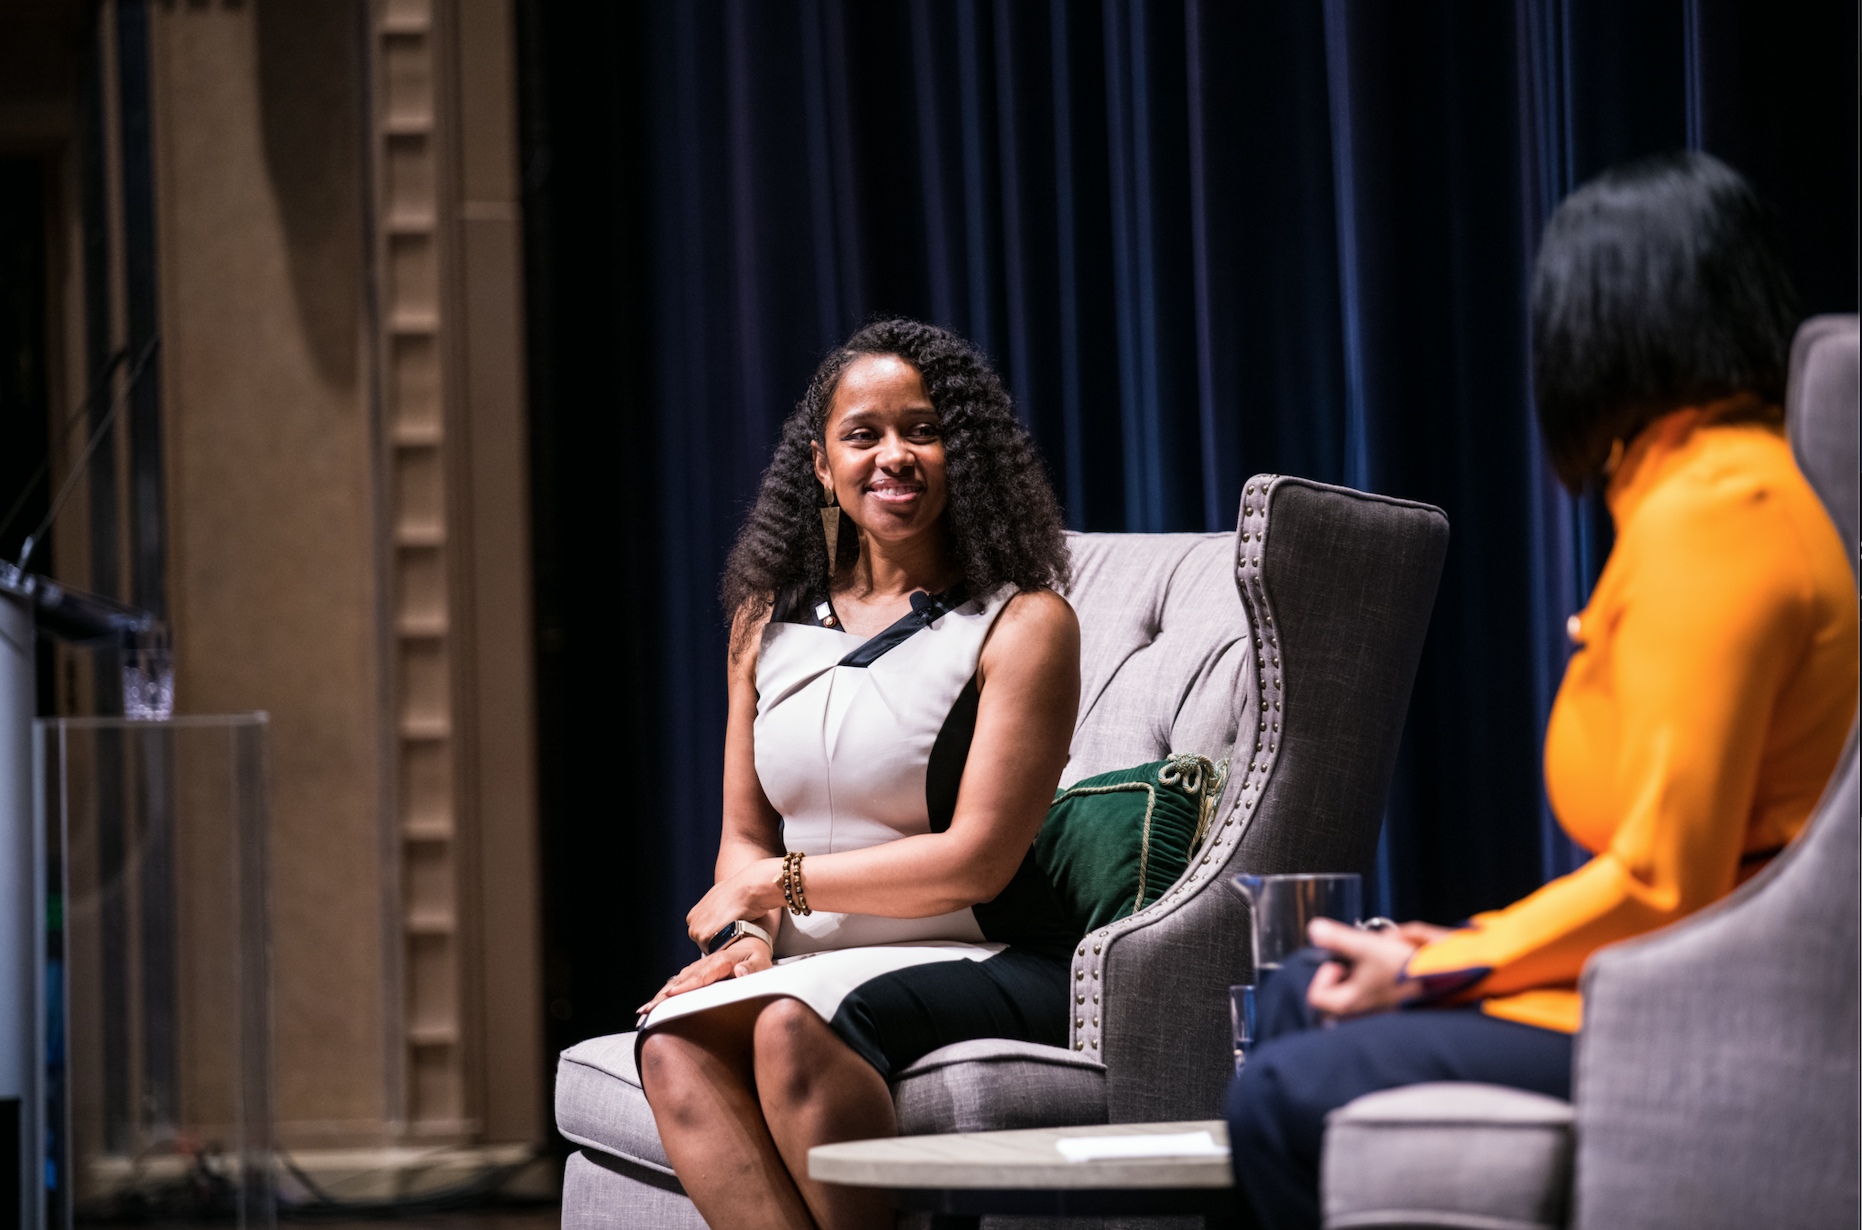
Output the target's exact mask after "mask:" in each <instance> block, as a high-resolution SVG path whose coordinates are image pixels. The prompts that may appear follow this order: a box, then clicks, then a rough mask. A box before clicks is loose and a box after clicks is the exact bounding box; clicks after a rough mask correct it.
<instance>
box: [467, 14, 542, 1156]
mask: <svg viewBox="0 0 1862 1230" xmlns="http://www.w3.org/2000/svg"><path fill="white" fill-rule="evenodd" d="M454 20H455V23H456V24H455V29H456V31H457V36H456V37H457V43H456V47H457V52H456V55H457V64H458V81H459V86H458V93H457V98H458V108H459V128H458V132H459V146H458V148H459V154H458V160H459V178H460V183H459V191H460V196H461V198H462V200H461V203H460V210H459V212H460V223H459V256H460V262H459V263H460V272H461V275H462V276H461V279H460V281H461V290H462V292H463V293H462V296H461V297H462V299H463V301H464V308H465V311H464V316H465V320H464V338H463V340H464V353H465V367H466V382H465V383H466V406H465V411H466V421H467V435H468V438H469V441H470V445H469V454H470V456H469V459H468V477H469V479H470V484H471V492H472V494H471V502H470V507H469V510H468V516H469V517H470V518H471V548H470V550H471V560H472V564H471V593H470V600H471V603H472V609H473V631H474V634H475V635H474V645H473V652H472V655H471V663H470V676H471V679H472V682H473V689H474V693H475V695H474V696H473V698H472V700H473V709H474V711H475V713H476V715H477V722H476V729H475V731H474V736H475V737H474V742H473V746H472V749H471V753H472V764H473V767H474V770H475V785H476V787H477V796H478V810H477V817H478V843H479V860H478V862H479V874H480V880H479V893H480V898H479V910H480V917H481V919H482V922H481V925H480V927H479V929H478V933H477V940H478V946H479V962H478V964H479V969H480V970H481V971H482V974H481V983H480V988H481V998H480V1003H481V1012H482V1016H481V1024H480V1029H481V1037H482V1051H481V1056H482V1059H481V1063H482V1067H481V1072H482V1076H481V1080H482V1081H483V1086H482V1088H483V1090H484V1093H483V1109H482V1111H481V1114H482V1116H483V1120H484V1124H485V1134H486V1136H487V1137H488V1138H489V1139H492V1140H522V1139H527V1138H528V1139H536V1138H538V1137H540V1136H541V1135H542V1133H543V1130H544V1127H545V1124H546V1122H547V1118H546V1116H547V1107H546V1106H545V1100H546V1089H547V1085H546V1083H545V1082H544V1081H543V1080H542V1079H540V1077H541V1075H542V1073H541V1069H542V1067H543V1064H542V1063H541V1062H540V1061H541V1059H542V1050H543V1029H542V1027H543V1022H542V1017H541V1012H540V1008H541V1005H542V999H543V988H542V981H541V961H540V959H539V953H540V948H541V937H540V935H539V933H538V927H537V919H538V887H537V871H538V868H537V849H536V763H535V747H534V732H535V729H536V720H535V711H534V703H533V691H532V677H531V663H532V658H531V653H532V647H533V645H534V641H533V639H532V630H531V610H530V594H531V589H530V571H529V559H530V550H529V545H530V524H529V518H528V516H527V515H526V513H527V512H528V509H529V507H530V500H529V490H528V487H527V485H526V482H525V477H526V475H527V474H528V473H529V465H528V456H529V449H528V447H527V444H528V441H527V437H526V428H525V417H524V365H523V353H524V351H523V345H524V322H523V315H522V311H523V301H524V298H523V269H522V255H521V254H522V251H523V233H522V227H521V225H520V222H519V212H518V202H517V158H516V151H517V135H516V119H517V106H516V69H515V60H514V56H513V54H512V47H513V42H514V39H513V19H512V11H511V5H510V0H459V2H458V7H457V10H456V13H455V18H454Z"/></svg>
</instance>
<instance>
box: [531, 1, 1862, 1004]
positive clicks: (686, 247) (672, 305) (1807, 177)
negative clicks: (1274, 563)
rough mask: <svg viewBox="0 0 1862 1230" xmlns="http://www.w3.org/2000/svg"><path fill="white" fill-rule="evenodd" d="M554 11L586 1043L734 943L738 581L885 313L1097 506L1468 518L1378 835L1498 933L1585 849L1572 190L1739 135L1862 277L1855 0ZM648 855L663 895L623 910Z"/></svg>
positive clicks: (556, 898)
mask: <svg viewBox="0 0 1862 1230" xmlns="http://www.w3.org/2000/svg"><path fill="white" fill-rule="evenodd" d="M521 12H522V44H523V49H524V73H523V78H524V99H525V132H526V137H527V139H526V147H525V148H526V192H527V197H526V211H527V213H526V226H527V230H528V235H529V245H530V249H529V252H530V263H529V284H530V296H531V316H530V329H531V337H530V353H531V362H532V391H531V392H532V416H533V438H532V447H533V452H534V456H533V472H534V477H535V500H536V527H537V528H536V535H537V559H538V588H537V604H538V626H539V628H540V630H541V636H542V638H543V639H542V642H541V646H540V650H539V680H540V689H541V696H540V701H541V710H542V718H541V721H542V738H543V741H544V745H545V750H544V756H543V777H544V792H545V806H544V824H545V834H544V836H545V849H546V867H547V870H546V875H548V876H549V877H550V889H551V891H550V893H549V894H548V895H549V898H550V902H551V904H550V906H549V907H548V908H549V910H550V911H551V913H550V917H549V919H548V923H547V930H548V932H549V934H550V936H551V937H552V938H551V940H550V943H551V944H552V946H553V947H552V960H551V963H550V970H551V973H550V975H549V978H550V991H549V994H550V995H551V997H552V1003H556V1002H561V1003H565V1004H569V1005H571V1008H570V1009H569V1010H567V1011H568V1015H566V1016H564V1015H562V1014H561V1013H559V1014H558V1022H557V1024H555V1025H553V1026H552V1028H553V1029H556V1030H557V1031H558V1036H559V1037H562V1038H570V1037H579V1036H586V1034H587V1033H588V1032H598V1031H599V1030H600V1029H605V1028H624V1027H625V1026H626V1024H627V1023H628V1022H627V1019H625V1018H624V1013H623V1012H622V1011H621V1009H620V1007H619V1006H618V1005H620V1003H621V1001H622V1000H625V1001H626V1005H627V1006H631V1004H632V1003H634V1002H638V998H644V997H645V995H644V993H645V991H646V990H647V989H649V988H650V987H652V986H654V985H657V983H658V982H659V981H661V980H663V979H664V977H665V976H666V975H667V973H669V972H670V971H671V970H672V969H673V968H676V967H677V966H678V965H679V964H682V963H683V961H684V959H685V956H686V953H687V952H688V951H689V949H688V947H687V945H686V942H685V941H684V939H683V933H682V926H681V925H680V919H681V917H682V915H683V912H684V910H685V909H686V908H688V907H689V905H690V903H691V902H693V901H695V900H696V899H697V897H698V896H699V895H700V894H701V893H702V892H703V890H704V888H705V887H706V886H707V885H708V884H709V882H710V879H711V862H712V859H713V857H714V855H715V850H716V842H717V834H718V823H719V806H720V790H719V784H718V783H719V777H720V772H721V764H722V739H723V728H724V713H725V693H724V656H725V647H726V629H725V627H724V625H723V620H722V615H721V613H720V612H719V610H718V607H717V601H716V597H715V594H716V584H717V577H718V574H719V572H720V570H721V568H722V565H723V561H724V555H725V552H726V551H727V550H728V549H729V546H730V542H731V539H732V537H733V535H734V533H735V531H736V528H737V526H738V524H739V523H740V521H741V519H742V517H743V514H744V511H745V509H746V507H747V505H748V502H749V501H750V499H751V498H753V496H754V492H755V488H756V483H757V479H758V476H759V473H760V471H761V468H762V466H763V465H764V464H765V462H766V460H767V458H768V455H769V450H770V448H771V447H772V445H773V443H774V440H775V437H776V432H777V429H778V426H779V424H780V423H781V421H782V418H783V417H784V415H785V414H786V413H787V411H788V410H789V408H790V407H791V406H792V405H793V404H794V402H795V400H796V399H797V397H798V396H799V395H800V393H801V391H802V388H803V385H804V383H805V382H806V379H807V377H808V374H809V372H810V371H811V370H812V368H813V367H814V364H815V363H816V361H817V360H818V358H819V357H820V355H821V354H822V353H823V352H824V351H825V350H826V349H827V348H829V347H830V346H832V345H833V344H834V343H835V342H837V341H839V340H840V339H841V338H842V337H844V336H845V335H846V334H847V333H848V332H849V331H851V330H852V329H853V328H854V327H855V326H857V325H858V324H859V323H860V322H861V321H863V320H866V319H869V318H871V317H872V316H873V315H875V314H881V313H900V314H905V315H911V316H917V317H922V318H927V319H931V320H935V321H938V322H939V323H942V324H946V325H949V326H950V327H952V328H954V329H957V330H958V331H960V332H962V333H964V334H966V335H967V336H969V337H970V338H971V339H972V340H974V341H975V342H976V343H977V344H978V345H979V346H981V347H982V348H983V349H984V350H986V351H987V352H988V353H989V354H990V355H991V356H992V358H993V359H994V361H995V362H996V364H997V365H998V367H999V369H1000V370H1001V371H1002V374H1003V376H1004V378H1005V380H1006V381H1007V383H1008V385H1009V388H1010V389H1011V390H1012V392H1013V394H1014V396H1015V399H1016V403H1017V407H1018V410H1019V412H1020V413H1021V414H1022V416H1023V417H1024V420H1025V421H1026V422H1027V423H1028V424H1029V426H1030V428H1031V430H1032V431H1033V433H1034V435H1035V437H1036V439H1037V441H1038V442H1039V444H1040V446H1041V449H1042V452H1043V455H1044V457H1045V459H1046V463H1047V466H1048V468H1049V472H1050V474H1051V476H1052V478H1053V481H1054V485H1055V488H1056V490H1057V491H1058V493H1059V494H1060V497H1061V500H1062V503H1063V505H1064V507H1065V510H1066V515H1067V518H1068V522H1069V524H1070V525H1072V526H1074V527H1076V528H1081V529H1089V530H1110V531H1126V532H1131V531H1140V532H1161V531H1175V530H1204V529H1209V530H1227V529H1230V528H1232V527H1233V523H1234V520H1235V512H1236V507H1237V498H1238V495H1239V493H1240V490H1241V486H1242V484H1243V483H1244V482H1245V481H1246V479H1247V478H1248V477H1249V476H1250V475H1252V474H1255V473H1259V472H1277V473H1290V474H1301V475H1306V476H1309V477H1312V478H1316V479H1320V480H1323V481H1327V482H1339V483H1346V484H1349V485H1352V486H1357V487H1362V488H1364V489H1367V490H1372V491H1379V492H1384V493H1387V494H1391V495H1396V496H1401V497H1405V498H1412V499H1421V500H1426V501H1429V502H1431V503H1435V504H1438V505H1440V506H1442V507H1443V508H1444V509H1446V510H1447V512H1448V515H1449V518H1450V521H1451V524H1452V527H1453V536H1454V537H1453V543H1452V545H1451V547H1450V556H1449V563H1448V567H1447V571H1446V573H1445V575H1444V577H1443V581H1442V589H1441V593H1440V596H1439V598H1438V601H1437V605H1436V611H1435V616H1434V620H1433V623H1432V626H1431V631H1430V635H1429V640H1428V644H1427V646H1426V648H1425V651H1424V662H1423V668H1422V671H1421V675H1420V677H1419V679H1418V681H1417V686H1416V691H1415V695H1414V698H1413V701H1412V705H1411V711H1410V717H1409V721H1408V724H1407V726H1406V729H1405V734H1404V744H1403V753H1402V757H1401V761H1400V764H1399V768H1398V773H1397V780H1396V783H1395V785H1394V788H1393V791H1392V796H1391V801H1390V806H1389V812H1388V815H1387V817H1386V825H1385V838H1386V840H1385V842H1384V845H1383V847H1382V849H1381V852H1380V856H1379V861H1378V865H1377V866H1376V867H1375V868H1366V869H1364V870H1367V871H1370V872H1372V873H1373V879H1372V884H1373V889H1372V893H1371V901H1372V903H1373V904H1374V905H1375V907H1376V908H1377V909H1378V910H1379V911H1381V912H1388V913H1392V914H1397V915H1400V916H1420V917H1426V918H1431V919H1435V920H1439V921H1452V920H1453V919H1455V918H1459V917H1462V916H1464V915H1466V914H1468V913H1471V912H1473V911H1474V910H1478V909H1482V908H1487V907H1490V906H1494V905H1498V904H1502V903H1503V902H1505V901H1507V900H1510V899H1512V898H1514V897H1517V896H1519V895H1521V894H1523V893H1525V892H1527V891H1530V890H1531V889H1532V888H1533V887H1535V886H1536V885H1537V884H1539V883H1541V882H1542V881H1543V880H1544V879H1546V878H1548V877H1549V876H1552V875H1556V874H1560V873H1562V872H1564V871H1566V870H1569V869H1570V868H1571V867H1572V866H1574V865H1576V862H1577V861H1578V860H1579V859H1581V858H1582V857H1583V853H1582V852H1581V851H1578V850H1576V849H1575V847H1573V846H1571V844H1570V843H1569V842H1568V841H1566V840H1565V839H1564V838H1563V836H1562V834H1561V833H1559V832H1558V830H1557V828H1556V825H1555V823H1554V822H1553V820H1552V818H1551V816H1550V813H1549V810H1548V809H1547V807H1546V805H1545V802H1544V798H1543V792H1542V790H1541V787H1540V783H1539V744H1540V740H1541V738H1542V735H1543V724H1544V720H1545V716H1546V713H1547V712H1548V711H1549V708H1550V705H1551V700H1552V697H1553V695H1554V693H1555V691H1556V687H1557V684H1558V681H1559V677H1560V675H1561V674H1562V671H1563V665H1564V656H1565V652H1566V649H1565V645H1564V621H1565V617H1566V616H1567V615H1568V614H1570V613H1571V612H1572V611H1574V610H1576V609H1577V608H1578V607H1579V606H1581V604H1582V603H1583V601H1584V599H1585V597H1586V596H1587V594H1588V590H1589V586H1590V584H1591V583H1592V582H1593V581H1594V579H1595V576H1596V573H1597V571H1598V570H1599V569H1600V568H1601V566H1602V561H1603V559H1604V558H1605V556H1606V555H1607V551H1608V546H1609V537H1608V525H1607V517H1605V516H1604V515H1603V514H1602V511H1601V509H1600V507H1599V506H1598V505H1597V503H1596V501H1595V500H1594V498H1593V499H1585V500H1573V499H1571V498H1570V497H1569V496H1567V495H1566V494H1564V493H1563V492H1562V491H1561V490H1560V489H1559V488H1558V487H1557V484H1556V482H1555V480H1554V479H1553V478H1552V476H1551V473H1550V470H1549V468H1548V467H1547V465H1546V462H1545V459H1544V456H1543V454H1542V451H1541V449H1540V446H1539V442H1538V438H1537V433H1536V428H1535V426H1534V423H1533V419H1532V408H1531V393H1530V373H1529V370H1528V353H1529V352H1528V337H1527V313H1526V297H1527V293H1528V288H1529V282H1530V270H1531V262H1532V259H1533V255H1534V253H1535V251H1536V245H1537V241H1538V235H1539V231H1540V229H1541V228H1542V226H1543V223H1544V220H1545V218H1546V217H1547V216H1548V215H1549V213H1550V211H1551V210H1552V209H1553V208H1554V207H1555V206H1556V204H1557V202H1558V200H1559V199H1560V198H1561V197H1562V196H1563V195H1564V194H1565V193H1567V192H1569V191H1570V190H1571V188H1572V187H1573V186H1575V185H1576V184H1578V183H1581V182H1582V181H1583V180H1584V179H1586V178H1588V177H1589V176H1591V175H1593V174H1595V173H1596V172H1597V171H1599V170H1601V169H1603V168H1604V167H1606V166H1608V165H1611V164H1612V163H1615V162H1618V161H1621V160H1623V159H1625V158H1628V157H1632V156H1635V155H1638V154H1643V153H1652V152H1657V151H1661V150H1667V149H1674V148H1680V147H1683V146H1687V145H1690V144H1692V145H1697V146H1703V147H1704V148H1707V149H1709V150H1711V151H1713V152H1715V153H1719V154H1721V155H1722V156H1724V157H1726V158H1727V159H1728V160H1729V161H1731V162H1732V163H1733V164H1734V165H1735V166H1738V167H1740V168H1741V169H1742V170H1744V171H1745V172H1746V173H1747V174H1748V175H1750V176H1751V177H1752V178H1753V180H1754V182H1755V183H1756V184H1757V186H1758V188H1759V190H1760V192H1761V193H1762V194H1763V195H1765V196H1766V198H1767V199H1768V200H1770V201H1771V202H1773V204H1774V205H1775V206H1776V207H1777V211H1778V215H1779V222H1780V227H1781V231H1782V233H1783V235H1784V237H1785V242H1786V245H1787V250H1788V252H1789V254H1790V257H1791V259H1792V261H1793V267H1794V270H1795V272H1796V274H1797V276H1798V280H1799V285H1800V288H1801V289H1802V291H1803V293H1804V298H1805V307H1806V309H1807V310H1815V311H1826V310H1851V311H1852V310H1854V308H1855V303H1856V290H1855V270H1856V196H1855V183H1856V180H1855V170H1856V157H1855V152H1856V141H1855V136H1856V125H1855V108H1854V100H1855V96H1856V73H1855V64H1854V59H1853V54H1852V53H1853V48H1854V45H1855V12H1854V9H1853V7H1852V6H1850V7H1845V6H1843V5H1840V4H1806V5H1803V6H1796V7H1794V8H1793V9H1792V10H1791V11H1790V12H1789V13H1779V12H1776V11H1773V10H1770V9H1766V10H1759V9H1757V8H1755V7H1754V6H1742V5H1738V4H1735V3H1733V2H1732V0H1661V2H1659V3H1657V2H1654V0H1632V2H1612V0H1514V3H1513V4H1512V5H1510V6H1509V5H1461V4H1453V3H1449V2H1447V0H1433V2H1430V0H1418V2H1417V3H1414V4H1409V5H1402V6H1394V5H1385V4H1377V3H1371V2H1369V0H1324V2H1323V3H1322V4H1319V5H1306V4H1267V3H1243V4H1227V3H1214V2H1213V0H1102V2H1098V3H1094V2H1088V0H1080V2H1075V3H1068V2H1067V0H1049V3H1046V4H1040V3H1031V2H1028V0H1020V2H1017V0H866V2H862V3H858V4H852V3H847V2H846V0H783V2H774V0H771V2H767V3H750V2H748V0H654V2H651V3H641V4H635V5H618V4H617V5H613V6H600V11H598V12H595V13H593V14H592V15H591V11H590V10H587V9H585V8H584V7H581V6H573V5H569V4H567V3H557V2H553V0H538V2H536V3H533V4H530V5H528V6H525V7H524V8H523V9H522V10H521ZM601 748H606V749H608V754H607V755H605V756H603V755H600V754H592V750H593V749H601ZM620 775H625V776H627V778H628V780H631V781H636V782H637V781H640V780H652V781H654V782H655V783H656V784H655V785H654V786H653V787H652V788H651V789H650V790H645V791H642V790H641V789H638V788H626V789H617V788H616V786H615V784H614V783H615V781H616V779H617V776H620ZM623 859H624V860H625V863H624V866H625V867H626V870H625V871H621V870H619V868H620V867H621V866H623V863H621V862H618V861H617V860H623ZM604 874H616V875H619V876H620V878H622V879H624V880H629V881H637V882H638V884H639V888H638V891H637V892H636V893H635V894H634V895H635V897H636V898H637V900H638V901H639V903H640V904H639V906H638V908H636V909H632V910H630V913H629V917H628V923H627V940H626V942H625V943H624V944H622V943H617V942H613V940H612V939H611V938H610V939H604V938H602V937H604V936H606V935H608V934H609V933H610V932H611V931H612V929H613V923H612V921H611V915H610V914H608V913H604V911H603V908H602V905H601V899H602V885H603V876H604ZM603 987H621V988H624V989H623V990H604V989H603ZM632 995H637V996H638V998H634V999H629V998H627V997H628V996H632Z"/></svg>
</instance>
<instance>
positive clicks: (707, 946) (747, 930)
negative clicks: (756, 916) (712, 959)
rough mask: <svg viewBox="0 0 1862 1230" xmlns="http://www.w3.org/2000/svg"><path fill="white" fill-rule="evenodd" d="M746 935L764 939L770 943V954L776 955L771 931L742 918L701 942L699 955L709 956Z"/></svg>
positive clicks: (766, 942)
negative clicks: (770, 934) (770, 936)
mask: <svg viewBox="0 0 1862 1230" xmlns="http://www.w3.org/2000/svg"><path fill="white" fill-rule="evenodd" d="M746 935H754V936H755V937H756V938H757V939H759V940H762V941H763V942H764V943H765V944H768V945H769V952H770V955H771V956H775V955H776V941H775V940H772V939H771V938H769V932H767V931H765V930H763V928H761V927H759V926H757V925H756V924H755V923H753V922H745V921H744V920H743V919H741V918H739V919H738V920H737V921H735V922H733V923H732V924H731V925H730V926H728V927H726V928H724V930H722V931H720V932H718V933H717V934H716V935H714V936H712V937H711V938H710V939H708V940H705V941H704V942H702V943H700V944H699V946H698V955H699V956H701V957H708V956H710V955H711V954H712V953H714V952H716V951H718V949H720V948H722V947H724V946H725V945H726V944H731V943H735V942H736V941H737V940H740V939H742V938H743V937H744V936H746Z"/></svg>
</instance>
